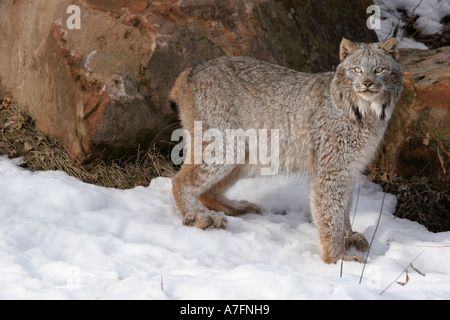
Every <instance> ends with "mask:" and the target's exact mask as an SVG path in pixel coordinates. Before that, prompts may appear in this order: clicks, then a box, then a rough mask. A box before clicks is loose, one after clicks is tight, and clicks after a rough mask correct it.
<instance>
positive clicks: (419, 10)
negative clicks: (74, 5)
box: [373, 0, 450, 49]
mask: <svg viewBox="0 0 450 320" xmlns="http://www.w3.org/2000/svg"><path fill="white" fill-rule="evenodd" d="M373 2H374V4H375V5H377V6H379V7H380V9H381V19H382V20H381V28H380V29H375V32H376V33H377V35H378V38H379V40H380V41H383V40H385V39H387V38H388V37H390V36H392V32H393V30H394V28H395V26H396V25H397V24H398V23H399V31H398V34H397V39H398V40H400V48H415V49H428V47H427V46H426V45H424V44H423V43H421V42H418V41H416V40H414V39H412V38H408V37H404V38H402V34H403V27H404V25H405V23H404V22H403V21H401V17H402V14H401V11H404V10H406V12H407V13H408V15H409V16H410V15H412V14H413V13H414V15H418V16H419V18H418V19H417V21H416V22H415V23H416V25H417V28H418V29H419V30H420V31H421V33H422V34H424V35H430V34H435V33H442V30H443V25H442V23H441V19H442V18H444V17H445V16H447V15H450V1H449V0H374V1H373Z"/></svg>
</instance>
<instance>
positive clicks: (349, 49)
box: [339, 38, 359, 62]
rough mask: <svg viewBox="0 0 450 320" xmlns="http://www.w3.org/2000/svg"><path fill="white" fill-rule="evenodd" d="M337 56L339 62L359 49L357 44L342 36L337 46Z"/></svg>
mask: <svg viewBox="0 0 450 320" xmlns="http://www.w3.org/2000/svg"><path fill="white" fill-rule="evenodd" d="M339 49H340V50H339V58H340V59H341V62H342V61H344V60H345V58H346V57H347V56H348V55H351V54H352V53H353V52H355V51H356V50H358V49H359V46H358V44H356V43H355V42H353V41H350V40H348V39H346V38H342V41H341V45H340V47H339Z"/></svg>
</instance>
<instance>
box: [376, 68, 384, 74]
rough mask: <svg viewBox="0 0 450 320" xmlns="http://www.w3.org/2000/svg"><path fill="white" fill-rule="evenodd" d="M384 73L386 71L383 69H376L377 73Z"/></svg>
mask: <svg viewBox="0 0 450 320" xmlns="http://www.w3.org/2000/svg"><path fill="white" fill-rule="evenodd" d="M383 71H384V69H383V68H382V67H377V68H375V73H381V72H383Z"/></svg>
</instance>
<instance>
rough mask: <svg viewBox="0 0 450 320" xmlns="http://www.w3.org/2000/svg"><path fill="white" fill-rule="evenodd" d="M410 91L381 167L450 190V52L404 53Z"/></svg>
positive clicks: (394, 123) (447, 49) (390, 129)
mask: <svg viewBox="0 0 450 320" xmlns="http://www.w3.org/2000/svg"><path fill="white" fill-rule="evenodd" d="M400 60H401V61H400V62H401V63H402V65H403V68H404V73H405V79H406V83H405V88H404V91H403V94H402V97H401V99H400V102H399V103H398V105H397V107H396V109H395V112H394V115H393V117H392V119H391V121H390V123H389V127H388V130H387V133H386V140H385V144H384V146H383V150H382V153H381V161H380V164H381V167H382V168H384V169H386V170H387V171H388V172H390V173H391V174H395V175H398V176H404V177H409V176H413V175H419V176H427V177H433V179H438V180H440V181H441V182H444V184H445V185H446V186H447V190H450V160H449V156H450V154H449V152H450V47H442V48H439V49H435V50H416V49H401V51H400Z"/></svg>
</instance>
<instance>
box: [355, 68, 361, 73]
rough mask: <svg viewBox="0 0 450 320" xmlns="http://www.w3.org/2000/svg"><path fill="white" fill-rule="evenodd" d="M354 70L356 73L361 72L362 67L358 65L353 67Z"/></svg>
mask: <svg viewBox="0 0 450 320" xmlns="http://www.w3.org/2000/svg"><path fill="white" fill-rule="evenodd" d="M353 71H355V72H356V73H361V72H362V69H361V68H360V67H356V68H354V69H353Z"/></svg>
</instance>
